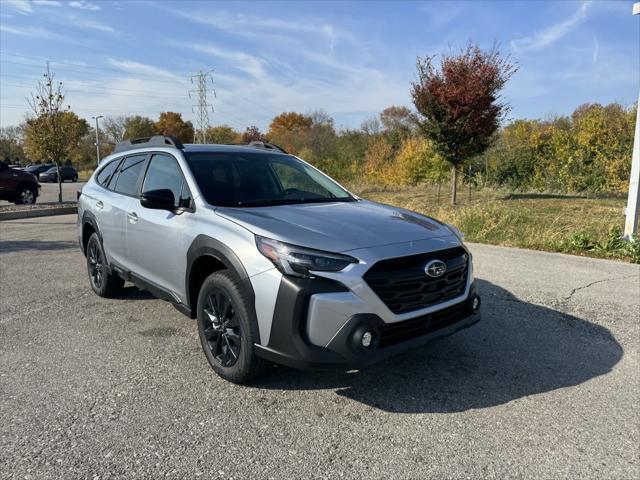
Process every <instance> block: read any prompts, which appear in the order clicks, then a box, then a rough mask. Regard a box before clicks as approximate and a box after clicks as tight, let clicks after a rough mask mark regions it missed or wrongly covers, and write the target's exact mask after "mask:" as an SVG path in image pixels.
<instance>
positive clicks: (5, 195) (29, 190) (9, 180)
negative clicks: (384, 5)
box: [0, 161, 40, 204]
mask: <svg viewBox="0 0 640 480" xmlns="http://www.w3.org/2000/svg"><path fill="white" fill-rule="evenodd" d="M39 188H40V184H38V179H37V178H36V177H35V175H33V174H31V173H28V172H25V171H24V170H19V169H17V168H11V167H9V166H8V165H7V164H6V163H4V162H1V161H0V200H8V201H9V202H13V203H16V204H22V203H24V204H32V203H36V198H37V197H38V193H39Z"/></svg>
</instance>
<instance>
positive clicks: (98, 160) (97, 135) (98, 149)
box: [91, 115, 104, 166]
mask: <svg viewBox="0 0 640 480" xmlns="http://www.w3.org/2000/svg"><path fill="white" fill-rule="evenodd" d="M91 118H93V119H94V120H95V121H96V159H97V163H96V166H97V165H100V126H99V125H98V120H99V119H101V118H104V115H96V116H95V117H91Z"/></svg>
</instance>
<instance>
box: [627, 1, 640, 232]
mask: <svg viewBox="0 0 640 480" xmlns="http://www.w3.org/2000/svg"><path fill="white" fill-rule="evenodd" d="M633 14H634V15H640V2H636V3H634V4H633ZM639 184H640V93H639V94H638V107H637V110H636V133H635V136H634V139H633V154H632V155H631V176H630V177H629V196H628V197H627V209H626V211H625V213H626V215H627V218H626V221H625V223H624V238H625V239H627V240H631V239H632V238H633V237H635V236H636V235H637V234H638V214H640V211H639V210H640V188H639V187H640V185H639Z"/></svg>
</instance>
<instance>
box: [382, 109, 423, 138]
mask: <svg viewBox="0 0 640 480" xmlns="http://www.w3.org/2000/svg"><path fill="white" fill-rule="evenodd" d="M380 123H381V124H382V128H383V129H384V130H387V131H389V130H405V131H407V132H409V131H411V128H412V127H413V126H414V124H415V121H414V118H413V116H412V115H411V110H409V109H408V108H407V107H404V106H397V105H392V106H390V107H387V108H385V109H384V110H383V111H382V112H380Z"/></svg>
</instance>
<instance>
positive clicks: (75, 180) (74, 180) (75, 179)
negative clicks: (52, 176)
mask: <svg viewBox="0 0 640 480" xmlns="http://www.w3.org/2000/svg"><path fill="white" fill-rule="evenodd" d="M71 181H72V182H73V183H76V182H77V181H78V176H77V175H76V176H75V177H73V180H71Z"/></svg>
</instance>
